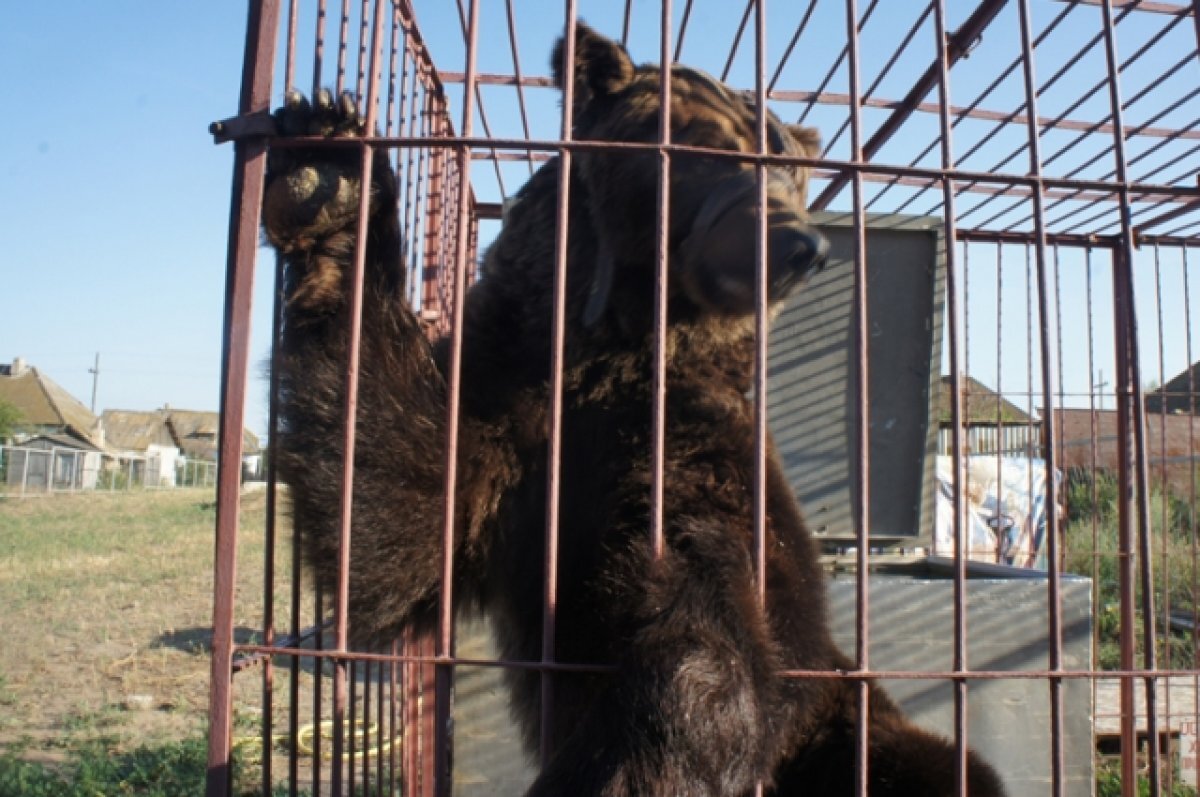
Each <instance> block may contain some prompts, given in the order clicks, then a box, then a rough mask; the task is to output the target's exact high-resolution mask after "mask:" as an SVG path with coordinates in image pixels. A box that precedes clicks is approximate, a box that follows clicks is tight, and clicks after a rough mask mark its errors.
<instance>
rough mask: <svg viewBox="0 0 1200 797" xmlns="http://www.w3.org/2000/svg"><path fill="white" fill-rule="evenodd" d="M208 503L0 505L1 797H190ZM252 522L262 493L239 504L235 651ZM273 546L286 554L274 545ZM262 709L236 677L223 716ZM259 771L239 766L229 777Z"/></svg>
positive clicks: (206, 607) (202, 721)
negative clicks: (230, 706) (228, 710)
mask: <svg viewBox="0 0 1200 797" xmlns="http://www.w3.org/2000/svg"><path fill="white" fill-rule="evenodd" d="M213 498H214V495H213V490H212V489H187V490H172V491H147V492H143V491H134V492H125V493H121V492H114V493H104V492H94V493H81V494H74V495H55V496H49V497H38V498H29V499H25V500H19V499H4V498H0V606H3V607H4V611H3V612H0V639H10V640H12V639H19V640H21V644H19V645H3V644H0V797H7V796H8V795H26V794H29V795H34V796H35V797H37V795H43V794H45V795H66V797H74V795H88V797H96V795H104V796H105V797H107V795H124V794H139V795H141V794H145V795H151V797H153V796H154V795H193V794H200V793H203V777H204V770H205V758H206V755H205V749H204V747H205V745H204V743H203V741H202V740H203V737H204V732H205V727H206V725H207V708H208V686H209V656H208V645H207V641H208V629H209V628H210V626H211V623H212V596H213V531H214V527H215V520H216V511H215V505H214V501H213ZM263 508H264V495H263V494H262V493H254V494H247V495H245V496H243V517H242V527H241V531H240V533H239V545H238V557H239V560H240V561H239V567H238V572H237V577H238V581H237V602H236V610H235V611H236V616H235V618H234V622H235V624H236V625H237V626H238V629H239V633H240V634H242V636H243V637H245V636H247V635H248V634H249V633H250V631H251V630H252V629H255V628H258V627H260V626H261V623H262V606H263V594H262V575H263V570H262V560H263V533H262V528H263V515H264V513H263ZM279 544H280V550H281V551H286V550H287V546H288V545H289V544H290V543H289V542H287V540H286V532H285V531H281V542H280V543H279ZM286 559H287V557H286V556H283V555H281V557H280V560H281V561H280V562H279V568H278V574H277V578H278V581H277V582H276V587H277V588H276V605H277V606H278V607H280V612H283V611H284V610H285V608H286V606H287V605H288V601H287V599H286V598H287V590H288V584H289V583H290V571H289V569H288V567H287V561H286ZM283 620H284V618H282V617H280V616H277V622H282V621H283ZM281 694H282V697H280V698H279V699H286V691H283V692H282V693H281ZM261 700H262V695H261V682H260V679H259V678H258V677H257V674H256V673H250V674H247V675H243V676H242V677H240V678H239V679H235V684H234V708H235V716H236V715H237V712H238V711H239V710H241V709H243V708H246V709H254V708H257V707H258V706H259V705H260V704H261ZM281 716H282V712H281ZM242 769H244V770H245V772H243V771H242ZM258 770H259V767H258V766H257V765H255V764H253V763H249V762H248V763H246V764H245V766H244V768H239V774H238V777H239V778H240V779H246V780H253V777H254V772H257V771H258ZM257 791H258V790H257V786H256V784H255V785H254V786H253V787H250V788H248V792H250V793H257Z"/></svg>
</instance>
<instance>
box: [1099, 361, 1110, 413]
mask: <svg viewBox="0 0 1200 797" xmlns="http://www.w3.org/2000/svg"><path fill="white" fill-rule="evenodd" d="M1106 387H1108V382H1106V381H1104V369H1101V370H1100V381H1099V382H1097V383H1096V390H1098V391H1099V392H1100V409H1104V388H1106Z"/></svg>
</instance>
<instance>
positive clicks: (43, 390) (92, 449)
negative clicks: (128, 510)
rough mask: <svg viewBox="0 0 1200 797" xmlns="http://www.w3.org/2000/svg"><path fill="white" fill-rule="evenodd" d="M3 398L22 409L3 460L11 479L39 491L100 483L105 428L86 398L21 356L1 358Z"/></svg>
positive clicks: (10, 482) (0, 393)
mask: <svg viewBox="0 0 1200 797" xmlns="http://www.w3.org/2000/svg"><path fill="white" fill-rule="evenodd" d="M0 401H5V402H7V403H9V404H11V405H12V406H14V407H16V409H17V411H18V412H19V413H20V418H19V420H18V422H17V427H16V434H15V436H14V439H13V441H12V443H13V444H14V445H12V446H10V447H9V448H7V449H5V451H4V456H3V461H2V462H0V466H2V468H0V470H2V471H3V474H4V476H3V480H4V482H5V483H6V484H8V485H10V486H11V485H21V486H22V489H25V490H35V491H37V490H70V489H91V488H93V487H95V486H96V482H97V479H98V478H99V475H100V473H101V471H102V468H103V465H104V459H105V450H104V433H103V429H102V428H101V426H100V422H99V419H97V418H96V416H95V415H93V414H92V412H91V410H89V409H88V408H87V407H86V406H84V404H83V402H81V401H79V400H78V399H77V398H75V397H74V396H72V395H71V394H70V393H68V392H67V391H66V390H65V389H64V388H63V387H62V386H61V385H59V384H58V383H57V382H55V381H54V380H53V379H51V378H50V377H49V376H47V375H46V374H44V373H42V372H41V371H40V370H38V369H37V368H34V367H33V366H31V365H29V364H27V363H26V362H25V361H24V360H23V359H22V358H20V357H15V358H13V361H12V362H11V363H7V364H4V363H0Z"/></svg>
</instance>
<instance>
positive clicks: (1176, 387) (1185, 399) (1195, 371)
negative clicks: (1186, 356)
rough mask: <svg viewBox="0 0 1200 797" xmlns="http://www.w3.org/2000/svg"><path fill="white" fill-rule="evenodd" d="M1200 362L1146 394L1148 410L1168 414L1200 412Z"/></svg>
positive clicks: (1153, 412)
mask: <svg viewBox="0 0 1200 797" xmlns="http://www.w3.org/2000/svg"><path fill="white" fill-rule="evenodd" d="M1197 393H1200V362H1197V363H1195V364H1194V365H1192V367H1191V368H1189V369H1187V370H1186V371H1184V372H1183V373H1181V374H1179V376H1176V377H1175V378H1174V379H1172V380H1171V381H1169V382H1167V383H1166V384H1165V385H1163V386H1162V387H1160V388H1159V389H1158V390H1152V391H1150V392H1149V393H1147V394H1146V412H1147V413H1152V414H1163V413H1164V412H1165V414H1167V415H1197V414H1200V396H1198V395H1197Z"/></svg>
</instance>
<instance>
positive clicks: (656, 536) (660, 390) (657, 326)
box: [650, 0, 672, 560]
mask: <svg viewBox="0 0 1200 797" xmlns="http://www.w3.org/2000/svg"><path fill="white" fill-rule="evenodd" d="M660 11H661V15H660V25H661V34H660V37H659V58H660V59H661V60H660V63H661V64H662V73H661V74H662V79H661V80H660V81H659V115H658V143H659V149H658V153H657V157H658V196H657V205H656V209H657V213H658V216H657V221H656V224H657V226H656V228H655V232H656V233H657V235H656V237H655V252H654V263H655V280H654V382H653V388H652V389H653V394H652V395H653V406H652V414H653V421H652V423H651V452H650V456H651V459H650V464H651V468H652V469H653V474H652V481H651V485H650V549H651V551H653V555H654V558H655V559H656V560H657V559H659V558H661V557H662V555H663V491H664V481H665V474H664V473H663V469H664V462H665V460H666V450H667V296H668V287H667V280H668V277H667V257H668V250H669V242H668V229H667V228H668V226H669V221H668V218H669V208H670V203H671V156H670V153H669V152H668V151H667V149H666V145H667V144H669V143H670V142H671V88H672V87H671V61H670V58H671V50H670V39H671V3H670V0H662V5H661V6H660Z"/></svg>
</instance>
